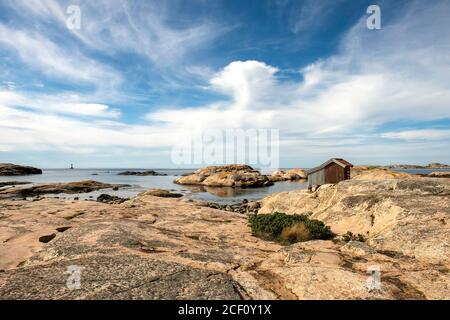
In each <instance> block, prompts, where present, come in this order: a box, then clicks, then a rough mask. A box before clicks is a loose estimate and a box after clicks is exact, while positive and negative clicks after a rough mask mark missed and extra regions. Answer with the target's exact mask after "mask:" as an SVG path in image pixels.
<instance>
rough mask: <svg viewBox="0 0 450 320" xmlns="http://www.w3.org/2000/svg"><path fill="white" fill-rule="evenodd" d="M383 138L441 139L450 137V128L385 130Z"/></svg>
mask: <svg viewBox="0 0 450 320" xmlns="http://www.w3.org/2000/svg"><path fill="white" fill-rule="evenodd" d="M382 137H383V138H388V139H402V140H442V139H450V130H426V129H423V130H405V131H395V132H385V133H383V134H382Z"/></svg>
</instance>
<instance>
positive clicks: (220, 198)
mask: <svg viewBox="0 0 450 320" xmlns="http://www.w3.org/2000/svg"><path fill="white" fill-rule="evenodd" d="M127 170H130V169H74V170H69V169H46V170H43V174H42V175H31V176H18V177H0V182H2V181H12V180H14V181H29V182H31V183H58V182H74V181H81V180H96V181H99V182H103V183H114V184H129V185H130V187H128V188H123V189H120V190H117V191H113V190H100V191H95V192H90V193H87V194H77V195H56V196H59V197H65V198H69V199H73V198H74V197H79V198H80V199H95V198H97V197H98V196H99V195H100V194H102V193H107V194H110V195H115V196H118V197H123V198H129V197H133V196H135V195H137V194H138V193H140V192H142V191H145V190H147V189H150V188H158V189H167V190H172V191H176V192H180V193H183V194H185V195H186V196H187V197H188V198H190V199H195V200H202V201H211V202H218V203H222V204H228V203H235V202H240V201H242V200H243V199H247V200H255V199H261V198H263V197H265V196H267V195H269V194H272V193H275V192H282V191H290V190H295V189H304V188H306V181H305V180H302V181H293V182H277V183H275V185H273V186H269V187H264V188H246V189H242V188H231V187H204V186H184V185H178V184H175V183H173V181H174V180H175V179H176V178H177V177H179V176H181V175H183V174H186V173H190V172H192V171H193V170H192V169H153V170H155V171H156V172H159V173H163V174H167V176H122V175H118V173H119V172H123V171H127ZM132 170H133V171H144V170H149V169H132Z"/></svg>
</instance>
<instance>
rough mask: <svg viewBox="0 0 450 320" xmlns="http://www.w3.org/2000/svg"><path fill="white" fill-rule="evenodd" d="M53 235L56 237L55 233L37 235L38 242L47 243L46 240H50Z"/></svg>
mask: <svg viewBox="0 0 450 320" xmlns="http://www.w3.org/2000/svg"><path fill="white" fill-rule="evenodd" d="M55 237H56V233H52V234H49V235H45V236H42V237H39V242H42V243H48V242H50V241H52V240H53V239H54V238H55Z"/></svg>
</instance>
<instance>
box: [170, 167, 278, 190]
mask: <svg viewBox="0 0 450 320" xmlns="http://www.w3.org/2000/svg"><path fill="white" fill-rule="evenodd" d="M174 182H175V183H178V184H184V185H203V186H209V187H240V188H257V187H266V186H269V185H272V184H273V183H272V182H271V181H270V180H269V178H268V177H267V176H266V175H263V174H261V173H260V172H259V171H257V170H254V169H253V168H252V167H250V166H247V165H238V164H233V165H226V166H210V167H206V168H203V169H199V170H197V171H195V172H194V173H193V174H191V175H187V176H182V177H180V178H178V179H176V180H175V181H174Z"/></svg>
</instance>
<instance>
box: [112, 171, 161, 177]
mask: <svg viewBox="0 0 450 320" xmlns="http://www.w3.org/2000/svg"><path fill="white" fill-rule="evenodd" d="M118 175H119V176H139V177H140V176H142V177H145V176H167V174H165V173H159V172H156V171H154V170H146V171H124V172H120V173H118Z"/></svg>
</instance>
